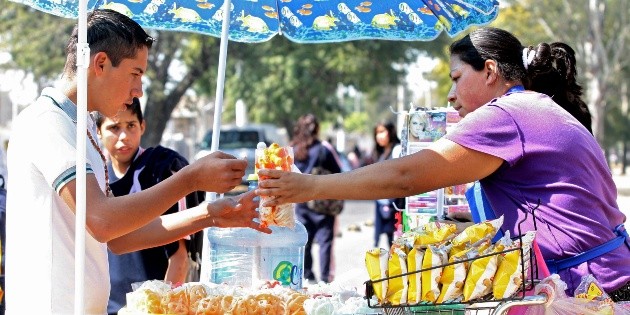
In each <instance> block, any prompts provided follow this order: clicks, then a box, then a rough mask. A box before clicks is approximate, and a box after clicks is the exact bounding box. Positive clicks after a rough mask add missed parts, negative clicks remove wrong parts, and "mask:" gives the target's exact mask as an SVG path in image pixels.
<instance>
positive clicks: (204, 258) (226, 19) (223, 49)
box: [200, 0, 232, 281]
mask: <svg viewBox="0 0 630 315" xmlns="http://www.w3.org/2000/svg"><path fill="white" fill-rule="evenodd" d="M231 6H232V1H231V0H225V1H224V2H223V25H222V28H221V46H220V50H219V69H218V71H217V89H216V93H215V94H216V97H215V101H214V120H213V123H212V129H213V130H214V132H213V133H212V144H211V145H210V152H215V151H217V150H218V149H219V135H220V132H221V131H220V130H221V112H223V90H224V89H225V64H226V59H227V46H228V41H229V39H228V33H229V32H230V13H231V12H230V7H231ZM206 196H207V198H206V199H208V200H209V201H214V200H216V198H217V193H216V192H209V193H207V194H206ZM209 245H210V244H208V229H207V228H206V229H204V230H203V246H202V247H203V249H202V251H201V262H202V264H201V277H200V280H201V281H203V280H204V279H205V280H209V279H210V270H209V269H208V268H210V247H209Z"/></svg>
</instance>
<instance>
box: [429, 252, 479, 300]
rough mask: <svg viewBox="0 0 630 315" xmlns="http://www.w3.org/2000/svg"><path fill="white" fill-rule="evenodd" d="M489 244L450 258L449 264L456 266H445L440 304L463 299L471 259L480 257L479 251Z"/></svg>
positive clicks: (441, 280) (441, 281) (439, 298)
mask: <svg viewBox="0 0 630 315" xmlns="http://www.w3.org/2000/svg"><path fill="white" fill-rule="evenodd" d="M489 243H490V242H489V241H486V242H484V245H475V246H472V247H470V248H468V249H466V250H464V251H461V252H459V253H457V254H455V255H452V256H451V257H449V259H448V262H449V263H455V264H452V265H446V266H444V270H443V271H442V278H441V279H440V283H441V284H442V290H441V291H440V296H439V297H438V300H437V302H438V303H443V302H446V301H453V300H455V299H459V298H461V297H462V295H463V294H464V292H463V290H464V283H465V281H466V275H467V273H468V268H469V266H470V263H471V259H473V258H475V257H477V256H479V251H480V250H483V249H484V248H485V247H488V245H485V244H489Z"/></svg>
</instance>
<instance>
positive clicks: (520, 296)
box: [365, 207, 548, 315]
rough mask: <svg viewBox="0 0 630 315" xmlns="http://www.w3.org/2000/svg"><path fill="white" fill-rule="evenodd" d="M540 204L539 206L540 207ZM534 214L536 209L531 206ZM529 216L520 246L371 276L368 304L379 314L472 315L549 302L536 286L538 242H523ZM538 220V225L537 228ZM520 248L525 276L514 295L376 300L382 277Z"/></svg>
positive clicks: (502, 312) (494, 314)
mask: <svg viewBox="0 0 630 315" xmlns="http://www.w3.org/2000/svg"><path fill="white" fill-rule="evenodd" d="M536 208H537V207H536ZM531 210H532V212H531V214H532V216H533V213H534V210H535V209H531ZM525 220H527V214H526V216H525V218H523V220H522V221H521V222H519V227H518V231H519V235H518V236H517V237H514V238H513V239H514V240H518V241H519V242H518V243H519V246H517V247H515V248H511V249H507V250H505V251H501V252H497V253H492V254H487V255H480V256H478V257H474V258H471V259H465V260H461V261H457V262H450V263H448V264H444V265H441V266H436V267H432V268H425V269H421V270H417V271H413V272H408V273H404V274H400V275H396V276H391V277H386V278H382V279H376V280H368V281H366V282H365V293H366V299H367V301H368V306H369V307H370V308H374V309H375V314H384V315H417V314H462V315H464V314H466V315H468V314H471V315H481V314H483V315H486V314H487V315H505V314H508V312H510V311H512V310H516V309H517V308H519V307H521V308H522V307H528V306H534V305H543V304H545V303H547V300H548V297H547V296H546V295H545V294H539V295H534V294H533V292H534V286H535V285H536V284H537V283H538V282H539V280H538V279H540V277H539V264H538V263H537V261H538V260H541V259H542V257H541V256H540V255H539V253H540V252H539V249H538V248H537V245H536V243H535V242H533V244H532V246H531V247H524V246H523V241H522V237H523V235H524V234H523V233H522V232H521V228H520V226H521V224H522V223H523V222H524V221H525ZM535 226H536V225H535V224H534V228H535ZM512 251H518V254H519V255H520V258H521V259H520V270H521V275H520V277H521V279H522V280H523V281H522V283H521V284H520V286H519V289H518V291H517V292H516V293H515V294H513V295H512V296H510V297H508V298H504V299H495V298H494V297H493V296H492V293H490V294H488V295H486V296H484V297H482V298H478V299H474V300H470V301H466V302H462V301H461V300H454V301H445V302H444V303H429V302H421V303H418V304H413V305H407V304H401V305H392V304H389V303H383V304H379V303H374V299H373V298H372V297H374V296H375V291H374V284H376V283H379V282H381V281H389V280H391V279H395V278H399V277H403V276H409V275H413V274H416V273H418V272H424V271H429V270H431V269H435V268H443V267H446V266H449V265H454V264H460V263H472V262H473V261H475V260H477V259H483V258H485V257H489V256H493V255H503V254H506V253H508V252H512ZM540 272H541V274H540V275H541V276H543V277H545V276H548V271H547V270H546V266H545V264H544V262H543V263H542V264H541V265H540ZM523 313H524V312H520V311H518V312H514V313H513V314H523Z"/></svg>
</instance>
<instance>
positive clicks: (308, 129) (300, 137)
mask: <svg viewBox="0 0 630 315" xmlns="http://www.w3.org/2000/svg"><path fill="white" fill-rule="evenodd" d="M318 134H319V121H318V120H317V117H315V115H313V114H306V115H303V116H301V117H300V118H298V121H297V123H296V124H295V126H293V137H292V139H291V146H292V147H293V154H294V156H295V160H296V161H305V160H307V159H308V149H309V148H310V147H311V146H313V145H314V144H316V143H318V142H319V139H318Z"/></svg>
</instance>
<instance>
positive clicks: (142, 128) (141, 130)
mask: <svg viewBox="0 0 630 315" xmlns="http://www.w3.org/2000/svg"><path fill="white" fill-rule="evenodd" d="M146 129H147V124H146V120H145V119H143V120H142V122H141V123H140V136H142V135H144V131H145V130H146Z"/></svg>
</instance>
